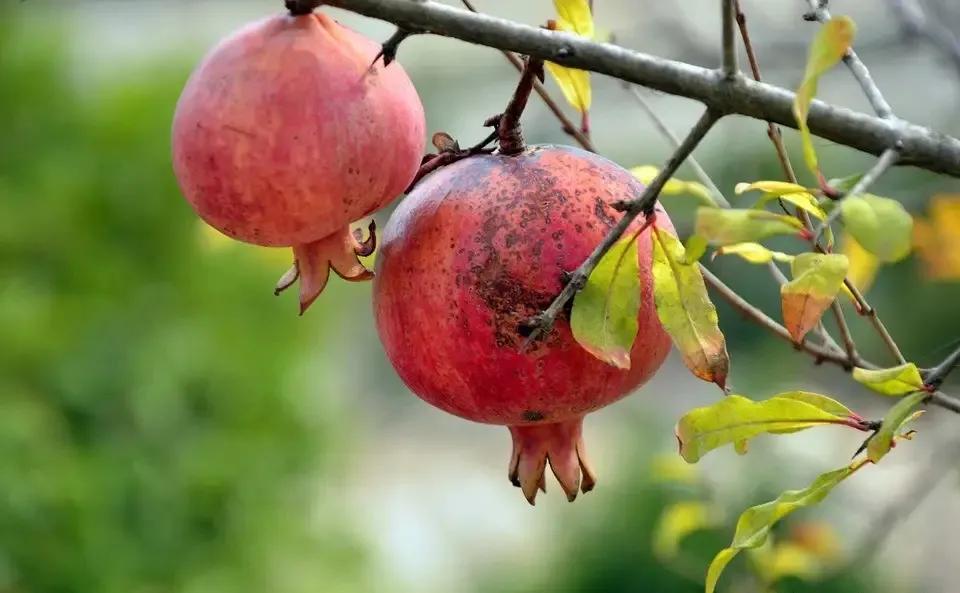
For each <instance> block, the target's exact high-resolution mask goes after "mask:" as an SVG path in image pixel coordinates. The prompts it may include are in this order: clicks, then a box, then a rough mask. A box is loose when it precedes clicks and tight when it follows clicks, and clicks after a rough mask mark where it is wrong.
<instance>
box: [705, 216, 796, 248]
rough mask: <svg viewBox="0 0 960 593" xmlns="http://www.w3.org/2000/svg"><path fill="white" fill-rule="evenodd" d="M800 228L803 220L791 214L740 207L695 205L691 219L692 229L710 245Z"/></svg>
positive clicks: (782, 233)
mask: <svg viewBox="0 0 960 593" xmlns="http://www.w3.org/2000/svg"><path fill="white" fill-rule="evenodd" d="M801 228H803V223H801V222H800V221H799V220H797V219H796V218H794V217H792V216H784V215H782V214H774V213H773V212H767V211H765V210H748V209H739V208H706V207H701V208H697V220H696V222H695V223H694V232H695V233H696V234H697V235H700V236H702V237H703V238H705V239H706V240H707V241H709V242H710V244H711V245H732V244H734V243H744V242H747V241H756V240H757V239H763V238H765V237H769V236H771V235H793V234H796V233H798V232H799V231H800V229H801Z"/></svg>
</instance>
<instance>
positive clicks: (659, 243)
mask: <svg viewBox="0 0 960 593" xmlns="http://www.w3.org/2000/svg"><path fill="white" fill-rule="evenodd" d="M651 235H652V239H653V295H654V302H655V304H656V307H657V316H658V317H659V318H660V323H662V324H663V328H664V329H665V330H666V331H667V333H668V334H670V337H671V338H672V339H673V343H674V344H675V345H676V347H677V349H678V350H680V355H681V356H682V357H683V362H684V364H686V365H687V368H688V369H690V371H691V372H692V373H693V374H694V375H696V376H697V377H699V378H701V379H703V380H704V381H711V382H713V383H716V384H717V385H719V386H720V388H721V389H723V388H724V386H725V385H726V381H727V371H728V367H729V365H730V360H729V358H728V356H727V345H726V341H725V340H724V337H723V333H722V332H721V331H720V327H719V325H718V319H717V309H716V308H715V307H714V306H713V303H712V302H710V297H709V296H707V288H706V286H705V285H704V283H703V275H702V274H701V273H700V266H699V265H698V264H696V263H683V262H684V261H685V252H684V249H683V245H682V244H681V243H680V240H679V239H677V238H676V237H674V236H673V235H671V234H670V233H668V232H666V231H662V230H660V229H659V228H656V227H654V232H653V233H651Z"/></svg>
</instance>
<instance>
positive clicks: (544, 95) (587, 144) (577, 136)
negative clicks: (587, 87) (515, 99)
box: [460, 0, 597, 152]
mask: <svg viewBox="0 0 960 593" xmlns="http://www.w3.org/2000/svg"><path fill="white" fill-rule="evenodd" d="M460 1H461V2H463V5H464V6H466V7H467V10H469V11H470V12H475V13H478V12H479V11H478V10H477V9H476V7H475V6H474V5H473V3H472V2H470V0H460ZM500 53H502V54H503V57H505V58H506V59H507V61H508V62H510V64H511V65H513V67H514V68H516V69H517V72H523V60H521V59H520V57H519V56H517V55H516V54H515V53H513V52H511V51H506V50H501V52H500ZM533 90H534V91H536V92H537V94H538V95H540V98H541V99H543V104H544V105H546V106H547V109H549V110H550V113H552V114H553V115H554V117H556V118H557V119H558V120H560V125H561V129H563V131H564V132H566V133H567V134H569V135H570V136H571V137H573V139H574V140H576V141H577V144H579V145H580V146H581V147H583V149H584V150H589V151H590V152H597V150H596V148H594V146H593V141H592V140H591V139H590V138H589V137H588V136H587V135H586V134H584V133H583V132H581V131H580V130H579V129H578V128H577V126H576V125H574V123H573V122H572V121H570V118H568V117H567V115H566V114H565V113H564V112H563V109H561V108H560V105H558V104H557V102H556V101H554V100H553V97H551V96H550V93H549V91H547V87H545V86H543V83H542V82H540V81H539V80H537V81H534V83H533Z"/></svg>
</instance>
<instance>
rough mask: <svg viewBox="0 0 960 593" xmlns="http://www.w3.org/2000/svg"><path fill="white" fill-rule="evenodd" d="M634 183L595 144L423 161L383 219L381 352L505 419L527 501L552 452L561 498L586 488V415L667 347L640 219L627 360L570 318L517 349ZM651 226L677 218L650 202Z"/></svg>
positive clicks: (431, 395)
mask: <svg viewBox="0 0 960 593" xmlns="http://www.w3.org/2000/svg"><path fill="white" fill-rule="evenodd" d="M642 190H643V186H642V185H641V184H640V183H639V182H638V181H636V180H635V179H634V178H633V177H632V176H631V175H630V173H628V172H627V171H625V170H624V169H622V168H621V167H619V166H617V165H616V164H614V163H612V162H610V161H608V160H606V159H604V158H602V157H599V156H597V155H595V154H592V153H589V152H585V151H583V150H579V149H576V148H571V147H564V146H532V147H527V148H526V149H524V150H522V152H520V153H519V154H515V155H504V154H487V155H477V156H471V157H469V158H466V159H464V160H461V161H459V162H456V163H454V164H452V165H449V166H446V167H444V168H442V169H440V170H438V171H437V172H435V173H432V174H431V175H429V176H427V177H426V178H425V179H424V180H423V181H421V182H420V184H419V185H417V186H416V187H415V188H414V189H413V191H412V192H411V193H410V194H409V195H408V196H407V197H406V199H404V201H403V202H402V203H401V204H400V206H399V207H398V209H397V211H396V212H394V214H393V216H392V217H391V219H390V221H389V223H388V224H387V227H386V229H385V230H384V234H383V241H382V245H381V251H380V253H379V255H378V258H377V276H376V278H375V279H374V309H375V314H376V322H377V328H378V330H379V333H380V339H381V340H382V342H383V345H384V349H385V350H386V353H387V356H388V357H389V359H390V361H391V362H392V363H393V366H394V367H395V368H396V370H397V372H398V373H399V375H400V377H401V378H402V379H403V381H404V382H405V383H406V384H407V385H408V386H409V387H410V389H411V390H413V391H414V392H415V393H416V394H417V395H418V396H420V397H421V398H423V399H424V400H426V401H427V402H429V403H431V404H433V405H435V406H437V407H439V408H441V409H442V410H445V411H447V412H449V413H451V414H455V415H457V416H461V417H463V418H467V419H470V420H474V421H477V422H486V423H491V424H505V425H507V426H508V427H509V428H510V433H511V435H512V436H513V454H512V456H511V460H510V468H509V477H510V480H511V481H512V482H513V483H514V485H516V486H519V487H521V488H522V489H523V493H524V495H525V496H526V498H527V500H528V501H530V503H531V504H532V503H533V502H534V499H535V496H536V493H537V492H536V491H537V488H538V487H540V488H541V489H543V488H544V481H543V474H544V469H545V466H546V462H547V461H549V463H550V466H551V468H552V469H553V472H554V475H555V476H556V477H557V479H558V481H559V482H560V484H561V485H562V487H563V489H564V491H565V492H566V494H567V497H568V498H569V499H570V500H573V499H574V498H575V497H576V495H577V491H578V488H582V490H583V491H584V492H587V491H588V490H590V489H591V488H593V485H594V483H595V476H594V473H593V471H592V470H591V469H590V464H589V463H588V461H587V458H586V454H585V451H584V445H583V437H582V436H581V425H582V421H583V416H584V415H585V414H587V413H589V412H591V411H593V410H596V409H598V408H601V407H603V406H606V405H608V404H610V403H612V402H614V401H616V400H617V399H620V398H621V397H623V396H624V395H626V394H627V393H629V392H630V391H631V390H633V389H634V388H636V387H638V386H639V385H641V384H642V383H644V382H645V381H646V380H647V379H649V378H650V377H651V376H652V375H653V374H654V373H655V372H656V371H657V369H658V368H659V367H660V365H661V364H662V362H663V360H664V358H665V357H666V355H667V352H668V351H669V349H670V338H669V337H668V336H667V334H666V332H665V331H664V330H663V328H662V327H661V325H660V322H659V320H658V319H657V314H656V310H655V308H654V304H653V293H652V277H651V245H650V239H649V236H648V235H647V233H648V232H649V231H648V230H645V231H644V232H643V234H642V235H641V236H640V238H639V241H638V245H639V268H640V274H641V285H642V287H643V289H642V299H641V303H642V304H641V307H640V311H639V313H638V317H637V320H638V325H639V332H638V337H637V340H636V342H635V343H634V346H633V349H632V351H631V367H630V369H629V370H620V369H617V368H615V367H613V366H610V365H608V364H605V363H603V362H601V361H600V360H598V359H596V358H594V357H593V356H592V355H591V354H590V353H588V352H587V351H586V350H584V349H583V348H582V347H581V346H580V345H578V344H577V342H576V341H575V340H574V338H573V336H572V334H571V330H570V325H569V320H568V319H567V318H566V317H564V318H563V319H560V320H558V321H557V323H556V324H555V325H554V327H553V329H552V331H551V332H550V333H549V334H547V336H546V337H545V338H543V339H542V340H539V341H537V342H534V343H533V344H531V345H528V346H527V348H526V349H524V348H523V345H524V341H525V339H524V337H523V336H522V335H521V334H520V333H519V331H518V328H519V326H520V325H521V323H522V322H523V321H524V320H526V319H528V318H529V317H531V316H533V315H535V314H537V313H539V312H540V311H542V310H543V309H544V308H546V307H547V306H548V305H549V304H550V302H551V301H552V300H553V298H554V297H555V296H556V295H557V294H558V293H559V292H560V290H561V288H562V287H563V281H562V275H563V272H564V271H569V270H573V269H575V268H576V267H577V266H578V265H580V264H581V263H582V262H583V260H584V259H586V257H587V256H588V255H589V254H590V252H591V251H592V250H593V249H594V247H595V246H596V245H597V244H598V243H599V242H600V241H601V240H602V239H603V237H604V235H605V234H606V233H607V231H608V229H610V227H611V226H612V225H613V224H614V223H615V222H616V220H617V218H618V217H619V216H620V214H618V213H617V212H616V211H615V210H614V209H613V208H611V207H610V203H612V202H614V201H616V200H621V199H625V198H626V199H629V198H633V197H636V196H638V195H639V194H640V193H641V192H642ZM641 223H642V217H641V219H639V220H638V221H636V222H635V223H634V226H633V227H631V228H632V230H633V231H636V230H638V229H639V226H640V224H641ZM657 225H658V226H659V227H660V228H665V229H668V230H670V231H671V232H672V231H673V226H672V225H671V223H670V220H669V218H668V217H667V215H666V213H665V212H663V211H662V210H660V209H659V206H658V210H657ZM581 475H582V478H581Z"/></svg>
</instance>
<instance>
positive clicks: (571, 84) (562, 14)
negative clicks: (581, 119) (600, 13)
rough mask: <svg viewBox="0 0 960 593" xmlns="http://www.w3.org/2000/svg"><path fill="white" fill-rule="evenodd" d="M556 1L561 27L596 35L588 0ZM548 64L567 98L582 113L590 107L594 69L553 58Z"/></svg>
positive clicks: (577, 32) (558, 24) (590, 36)
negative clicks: (580, 68) (563, 64)
mask: <svg viewBox="0 0 960 593" xmlns="http://www.w3.org/2000/svg"><path fill="white" fill-rule="evenodd" d="M553 5H554V6H555V7H556V9H557V29H559V30H560V31H566V32H568V33H573V34H575V35H579V36H581V37H586V38H587V39H593V37H594V28H593V15H591V14H590V4H589V3H588V2H587V0H554V2H553ZM545 65H546V69H547V72H549V73H550V76H552V77H553V79H554V80H556V81H557V86H559V87H560V92H562V93H563V96H564V98H565V99H566V100H567V102H568V103H570V105H572V106H573V108H574V109H576V110H577V111H579V112H580V113H586V112H587V111H589V110H590V103H591V101H592V96H591V95H592V92H591V89H590V73H589V72H587V71H586V70H579V69H577V68H567V67H566V66H561V65H560V64H554V63H553V62H547V63H546V64H545Z"/></svg>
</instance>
